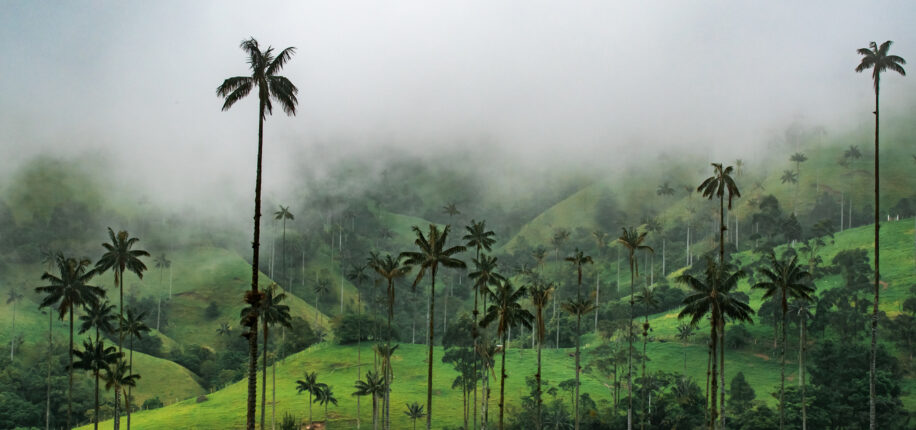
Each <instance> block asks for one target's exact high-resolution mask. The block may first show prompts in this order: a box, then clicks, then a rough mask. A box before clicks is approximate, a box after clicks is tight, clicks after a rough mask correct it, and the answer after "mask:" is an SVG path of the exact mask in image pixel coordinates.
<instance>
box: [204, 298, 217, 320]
mask: <svg viewBox="0 0 916 430" xmlns="http://www.w3.org/2000/svg"><path fill="white" fill-rule="evenodd" d="M204 317H206V318H207V319H208V320H214V319H216V318H217V317H219V306H217V305H216V302H210V304H209V305H208V306H207V309H205V310H204Z"/></svg>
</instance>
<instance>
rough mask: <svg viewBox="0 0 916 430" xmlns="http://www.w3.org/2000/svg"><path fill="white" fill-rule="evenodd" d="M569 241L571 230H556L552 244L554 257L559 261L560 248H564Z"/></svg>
mask: <svg viewBox="0 0 916 430" xmlns="http://www.w3.org/2000/svg"><path fill="white" fill-rule="evenodd" d="M567 240H569V230H567V229H565V228H562V227H561V228H556V229H554V231H553V237H552V238H551V239H550V244H551V245H553V249H554V252H555V255H554V256H555V259H556V260H557V261H559V260H560V247H562V246H563V244H564V243H566V241H567Z"/></svg>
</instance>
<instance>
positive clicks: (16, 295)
mask: <svg viewBox="0 0 916 430" xmlns="http://www.w3.org/2000/svg"><path fill="white" fill-rule="evenodd" d="M20 300H22V293H20V292H19V291H16V289H15V288H13V287H10V290H9V294H7V296H6V304H10V303H12V304H13V322H12V325H11V327H10V361H12V360H13V357H14V355H15V350H16V303H18V302H19V301H20Z"/></svg>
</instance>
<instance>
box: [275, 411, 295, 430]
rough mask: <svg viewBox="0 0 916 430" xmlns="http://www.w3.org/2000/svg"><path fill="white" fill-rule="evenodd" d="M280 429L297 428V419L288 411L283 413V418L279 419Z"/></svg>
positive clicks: (290, 429) (289, 429)
mask: <svg viewBox="0 0 916 430" xmlns="http://www.w3.org/2000/svg"><path fill="white" fill-rule="evenodd" d="M280 430H299V419H298V418H296V416H295V415H293V414H291V413H289V412H287V413H285V414H283V419H282V420H280Z"/></svg>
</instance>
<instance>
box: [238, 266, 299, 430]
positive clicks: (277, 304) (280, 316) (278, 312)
mask: <svg viewBox="0 0 916 430" xmlns="http://www.w3.org/2000/svg"><path fill="white" fill-rule="evenodd" d="M284 300H286V294H285V293H282V292H278V290H277V284H271V285H270V286H269V287H267V288H266V289H265V290H264V297H263V298H262V299H261V303H260V309H257V310H256V311H253V310H252V309H248V308H244V309H242V312H241V316H242V317H245V316H246V315H250V314H251V313H253V312H257V314H258V317H259V319H260V320H261V327H262V330H263V331H264V344H263V347H262V348H261V349H262V353H263V357H262V360H261V428H264V420H265V418H264V414H265V411H266V410H267V345H268V340H269V338H270V326H272V325H281V326H283V327H286V328H292V326H291V325H290V323H291V321H292V319H291V318H290V315H289V306H286V305H284V304H281V303H282V302H283V301H284Z"/></svg>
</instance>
